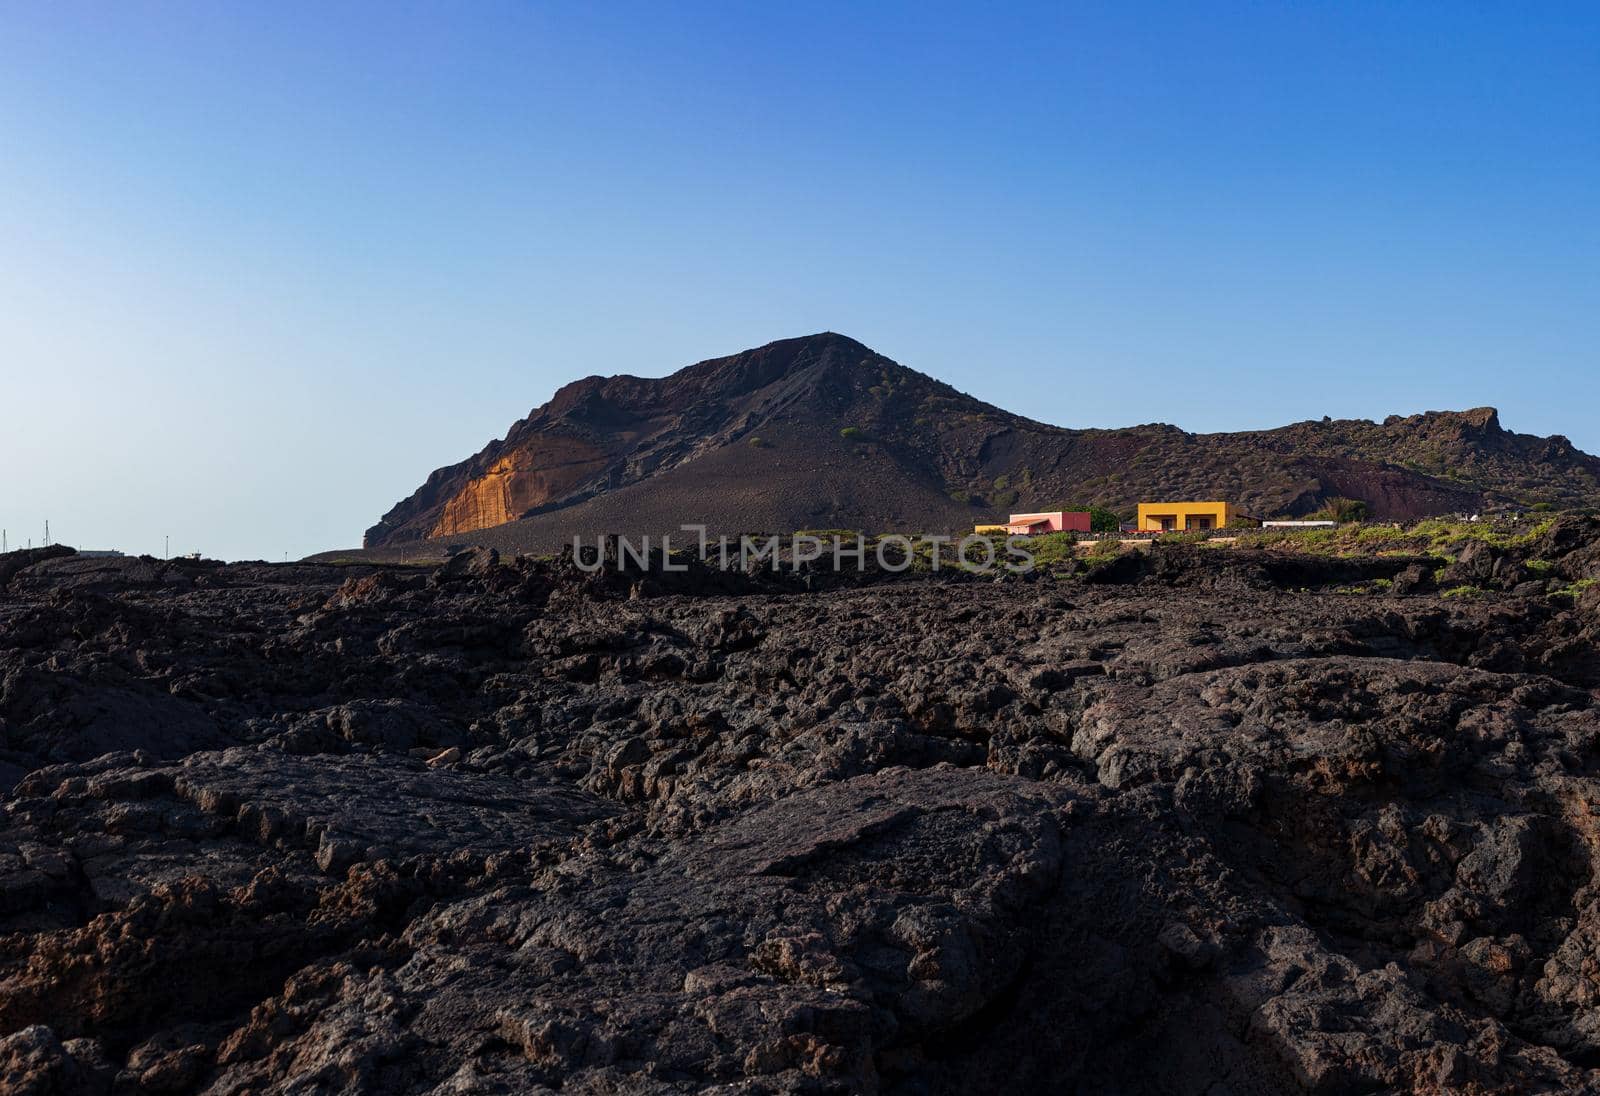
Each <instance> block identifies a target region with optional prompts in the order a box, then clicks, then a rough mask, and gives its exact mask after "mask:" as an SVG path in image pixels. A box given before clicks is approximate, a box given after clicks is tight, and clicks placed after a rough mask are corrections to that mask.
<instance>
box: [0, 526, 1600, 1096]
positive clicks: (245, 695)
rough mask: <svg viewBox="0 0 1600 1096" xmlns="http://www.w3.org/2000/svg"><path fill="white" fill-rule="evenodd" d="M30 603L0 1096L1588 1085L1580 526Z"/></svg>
mask: <svg viewBox="0 0 1600 1096" xmlns="http://www.w3.org/2000/svg"><path fill="white" fill-rule="evenodd" d="M47 555H48V553H34V554H32V555H22V554H14V555H12V556H9V557H0V590H3V593H0V735H3V742H4V747H5V750H4V754H3V756H0V776H3V785H4V787H5V789H6V794H5V797H4V810H3V813H0V929H3V930H4V932H5V935H3V936H0V1091H4V1092H6V1093H12V1094H15V1093H193V1092H204V1093H212V1094H245V1093H268V1092H292V1093H352V1094H353V1093H371V1094H380V1093H381V1094H389V1093H439V1094H446V1093H449V1094H469V1093H517V1094H521V1093H553V1092H557V1091H559V1092H562V1093H590V1094H598V1093H690V1092H701V1091H712V1090H715V1091H722V1092H741V1093H780V1092H819V1093H820V1092H828V1093H895V1094H907V1096H910V1094H928V1096H932V1094H941V1093H959V1092H1001V1091H1017V1092H1038V1091H1047V1092H1082V1093H1178V1094H1193V1096H1225V1094H1233V1096H1247V1094H1252V1093H1288V1092H1314V1093H1372V1092H1387V1091H1401V1092H1462V1093H1472V1092H1478V1093H1487V1092H1505V1093H1511V1092H1516V1093H1528V1092H1554V1091H1564V1092H1576V1091H1594V1090H1595V1089H1596V1087H1597V1085H1600V884H1597V879H1596V868H1597V865H1600V691H1597V690H1600V652H1597V647H1596V640H1597V638H1600V586H1593V585H1589V586H1584V585H1583V583H1582V582H1581V581H1580V580H1583V579H1587V578H1595V577H1600V527H1597V526H1596V525H1595V524H1593V523H1584V522H1583V521H1580V520H1575V519H1564V520H1563V521H1562V522H1561V523H1558V524H1556V525H1554V526H1553V527H1552V528H1550V529H1548V530H1547V531H1545V532H1543V533H1542V534H1541V535H1540V536H1539V538H1538V539H1537V541H1536V542H1535V543H1532V544H1529V545H1527V546H1525V547H1524V548H1519V549H1516V550H1515V551H1508V550H1499V549H1493V548H1490V547H1488V546H1482V547H1475V548H1474V549H1473V550H1472V551H1469V552H1464V553H1462V554H1461V555H1460V557H1459V558H1458V559H1457V560H1455V561H1454V562H1449V563H1446V562H1445V561H1442V560H1417V559H1413V558H1409V557H1405V556H1390V557H1373V558H1356V559H1320V558H1315V557H1309V556H1294V555H1279V554H1271V553H1268V552H1262V551H1246V550H1227V549H1202V548H1197V547H1172V548H1156V549H1153V550H1152V551H1151V552H1150V553H1148V554H1136V555H1131V556H1127V557H1123V558H1120V559H1116V560H1112V561H1109V562H1102V563H1098V564H1095V565H1094V566H1093V567H1092V568H1090V569H1089V570H1088V572H1087V573H1081V572H1082V571H1083V565H1071V566H1067V567H1063V568H1060V569H1058V570H1054V571H1049V572H1039V573H1036V574H1035V575H1033V576H1031V577H1026V578H1022V577H1008V578H1006V579H1003V580H992V579H978V578H970V577H964V576H953V575H945V576H940V577H937V578H935V577H928V576H921V577H911V576H905V577H900V578H894V577H889V576H876V577H869V578H867V579H854V578H852V579H850V580H848V581H844V580H830V579H829V578H828V577H827V576H816V577H815V578H814V581H812V582H811V583H810V585H811V586H813V587H814V589H810V590H807V589H805V588H804V586H803V585H802V584H801V583H800V582H799V581H798V580H796V579H794V578H791V577H786V576H778V577H774V576H770V575H763V576H754V577H751V576H743V575H723V574H710V573H703V572H700V571H698V570H693V571H690V572H688V573H686V574H639V573H630V574H618V573H615V572H604V573H601V574H595V575H585V574H582V573H580V572H579V571H578V570H577V569H576V568H575V567H574V566H573V565H572V564H571V563H570V561H559V560H556V561H540V562H535V561H531V560H505V561H501V560H499V559H497V558H495V557H494V556H493V555H492V554H490V553H487V552H479V553H464V554H462V555H460V556H457V557H456V558H455V559H453V560H452V561H451V562H450V563H449V564H448V565H447V566H445V567H443V568H440V569H438V570H421V569H403V568H391V569H382V568H378V567H375V566H370V565H357V566H351V567H338V566H332V565H284V566H267V565H231V566H222V565H216V564H209V563H201V562H187V561H183V562H172V563H163V562H156V561H152V560H147V559H146V560H131V559H130V560H104V559H80V558H75V557H73V556H70V555H64V556H57V557H56V558H45V557H46V556H47ZM1529 561H1534V562H1535V563H1536V564H1537V566H1533V567H1530V566H1529ZM1440 568H1442V570H1439V569H1440ZM1073 571H1078V572H1080V573H1076V574H1074V573H1071V572H1073ZM1436 571H1437V573H1436ZM1468 584H1470V585H1471V586H1472V587H1473V588H1474V589H1475V590H1481V591H1482V592H1481V593H1479V594H1477V596H1473V597H1465V596H1460V594H1459V587H1461V586H1464V585H1468ZM1441 586H1443V587H1446V588H1451V589H1454V590H1456V591H1457V593H1456V596H1450V597H1444V596H1441V595H1440V593H1439V588H1440V587H1441ZM1357 591H1360V592H1357Z"/></svg>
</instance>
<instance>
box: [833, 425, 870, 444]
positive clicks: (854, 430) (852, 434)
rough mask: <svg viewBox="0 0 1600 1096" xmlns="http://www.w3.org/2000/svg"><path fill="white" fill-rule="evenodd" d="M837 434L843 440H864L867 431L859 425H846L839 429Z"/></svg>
mask: <svg viewBox="0 0 1600 1096" xmlns="http://www.w3.org/2000/svg"><path fill="white" fill-rule="evenodd" d="M839 436H840V437H841V438H843V439H844V440H845V441H866V440H867V432H866V431H865V430H863V429H861V427H859V426H847V427H845V428H844V429H843V430H841V431H839Z"/></svg>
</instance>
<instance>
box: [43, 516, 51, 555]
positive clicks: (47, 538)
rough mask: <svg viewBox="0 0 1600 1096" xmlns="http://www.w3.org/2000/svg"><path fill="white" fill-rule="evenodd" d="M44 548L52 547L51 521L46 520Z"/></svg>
mask: <svg viewBox="0 0 1600 1096" xmlns="http://www.w3.org/2000/svg"><path fill="white" fill-rule="evenodd" d="M44 546H45V547H46V548H48V547H50V519H49V518H45V519H44Z"/></svg>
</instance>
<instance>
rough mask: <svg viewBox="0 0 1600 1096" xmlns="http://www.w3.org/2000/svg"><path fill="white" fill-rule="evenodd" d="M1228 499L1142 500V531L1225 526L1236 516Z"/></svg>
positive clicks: (1140, 512)
mask: <svg viewBox="0 0 1600 1096" xmlns="http://www.w3.org/2000/svg"><path fill="white" fill-rule="evenodd" d="M1233 516H1234V510H1233V507H1232V506H1230V505H1229V504H1228V503H1226V502H1141V503H1140V504H1139V522H1138V524H1139V530H1140V532H1157V533H1175V532H1182V531H1184V530H1187V529H1222V528H1224V527H1226V526H1227V524H1228V522H1229V521H1230V520H1231V519H1232V518H1233Z"/></svg>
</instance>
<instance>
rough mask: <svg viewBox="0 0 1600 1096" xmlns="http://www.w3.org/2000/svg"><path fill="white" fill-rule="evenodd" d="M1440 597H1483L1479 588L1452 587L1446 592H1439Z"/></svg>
mask: <svg viewBox="0 0 1600 1096" xmlns="http://www.w3.org/2000/svg"><path fill="white" fill-rule="evenodd" d="M1439 596H1440V597H1460V598H1475V597H1482V596H1483V588H1482V587H1479V586H1452V587H1450V589H1448V590H1440V591H1439Z"/></svg>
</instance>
